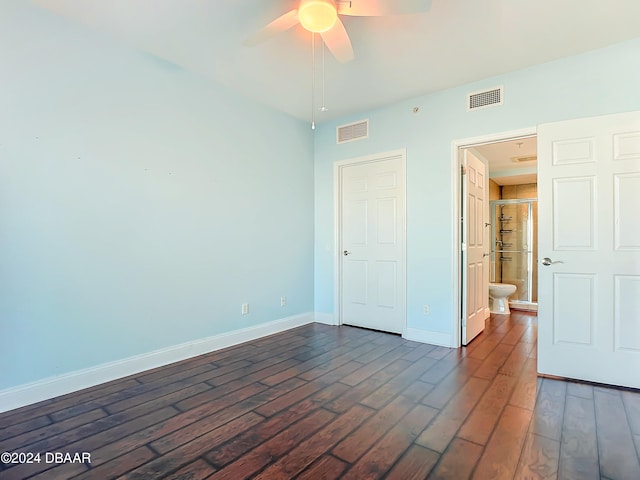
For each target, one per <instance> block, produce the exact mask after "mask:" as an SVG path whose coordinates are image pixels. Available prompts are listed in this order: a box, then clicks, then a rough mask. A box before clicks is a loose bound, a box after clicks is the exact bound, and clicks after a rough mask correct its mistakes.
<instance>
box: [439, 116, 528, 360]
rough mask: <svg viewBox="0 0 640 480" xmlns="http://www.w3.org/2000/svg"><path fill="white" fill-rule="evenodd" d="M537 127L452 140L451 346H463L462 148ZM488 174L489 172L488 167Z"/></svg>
mask: <svg viewBox="0 0 640 480" xmlns="http://www.w3.org/2000/svg"><path fill="white" fill-rule="evenodd" d="M536 134H537V128H536V127H529V128H522V129H519V130H509V131H506V132H499V133H490V134H486V135H481V136H478V137H469V138H462V139H457V140H454V141H453V142H451V219H452V222H451V230H452V232H451V237H452V242H451V291H452V292H457V294H456V295H453V304H452V305H451V312H452V317H451V347H453V348H460V347H461V346H462V311H463V309H462V302H465V301H466V299H465V298H464V297H463V295H462V292H463V285H462V278H463V277H462V272H461V270H460V269H461V264H462V262H461V258H462V227H461V224H462V201H461V200H462V199H461V195H462V188H461V182H462V165H461V163H460V154H459V152H460V150H461V149H463V148H471V147H474V146H478V145H484V144H487V143H496V142H504V141H510V140H517V139H520V138H526V137H531V136H535V135H536ZM487 178H489V172H488V171H487Z"/></svg>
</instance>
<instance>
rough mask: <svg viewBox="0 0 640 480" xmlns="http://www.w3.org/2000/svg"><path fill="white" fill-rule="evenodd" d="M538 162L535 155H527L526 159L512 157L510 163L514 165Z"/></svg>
mask: <svg viewBox="0 0 640 480" xmlns="http://www.w3.org/2000/svg"><path fill="white" fill-rule="evenodd" d="M536 160H538V157H537V156H536V155H529V156H528V157H512V158H511V161H512V162H514V163H527V162H535V161H536Z"/></svg>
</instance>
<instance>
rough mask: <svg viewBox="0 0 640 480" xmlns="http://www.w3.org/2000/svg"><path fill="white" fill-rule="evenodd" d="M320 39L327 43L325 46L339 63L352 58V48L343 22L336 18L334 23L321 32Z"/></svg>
mask: <svg viewBox="0 0 640 480" xmlns="http://www.w3.org/2000/svg"><path fill="white" fill-rule="evenodd" d="M320 35H322V40H324V43H326V44H327V48H328V49H329V51H330V52H331V53H332V54H333V56H334V57H336V60H338V61H339V62H340V63H347V62H350V61H351V60H353V58H354V55H353V48H352V47H351V40H349V35H348V34H347V30H346V29H345V28H344V23H342V21H341V20H340V19H339V18H338V19H337V20H336V24H335V25H334V26H333V27H332V28H331V29H330V30H328V31H326V32H323V33H321V34H320Z"/></svg>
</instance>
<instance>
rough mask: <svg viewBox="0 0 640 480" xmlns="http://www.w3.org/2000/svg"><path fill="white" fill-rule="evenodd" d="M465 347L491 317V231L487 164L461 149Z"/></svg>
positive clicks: (463, 335) (463, 341)
mask: <svg viewBox="0 0 640 480" xmlns="http://www.w3.org/2000/svg"><path fill="white" fill-rule="evenodd" d="M462 157H463V158H462V162H463V165H465V168H464V170H465V173H464V175H463V176H462V184H463V185H462V191H463V201H462V205H463V207H462V210H463V211H462V218H463V221H462V262H461V263H462V265H463V272H462V299H463V302H462V344H463V345H467V344H468V343H469V342H470V341H471V340H473V339H474V338H475V337H476V336H477V335H478V334H479V333H480V332H482V331H483V330H484V325H485V320H486V319H487V317H488V316H489V245H488V240H489V229H488V223H489V222H488V213H489V210H488V198H487V197H488V193H487V188H486V184H487V175H486V166H485V164H484V163H483V162H482V161H481V160H480V159H479V158H477V157H476V156H475V155H474V154H473V153H472V152H470V151H469V150H462Z"/></svg>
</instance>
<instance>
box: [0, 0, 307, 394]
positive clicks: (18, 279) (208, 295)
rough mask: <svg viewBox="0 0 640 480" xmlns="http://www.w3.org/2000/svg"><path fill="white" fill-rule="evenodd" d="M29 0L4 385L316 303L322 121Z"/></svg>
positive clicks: (4, 160)
mask: <svg viewBox="0 0 640 480" xmlns="http://www.w3.org/2000/svg"><path fill="white" fill-rule="evenodd" d="M23 4H25V5H23ZM26 4H27V2H13V3H12V4H11V5H12V6H9V5H8V2H7V3H5V5H4V7H3V8H4V10H2V8H0V58H1V59H2V60H1V62H0V79H1V80H0V365H1V366H2V367H1V368H0V390H2V389H4V388H8V387H11V386H15V385H20V384H24V383H27V382H31V381H34V380H38V379H42V378H46V377H50V376H52V375H57V374H62V373H65V372H71V371H75V370H78V369H82V368H86V367H91V366H94V365H99V364H102V363H105V362H109V361H113V360H118V359H123V358H127V357H129V356H132V355H136V354H140V353H144V352H149V351H152V350H156V349H160V348H163V347H167V346H170V345H175V344H179V343H182V342H188V341H191V340H195V339H200V338H204V337H208V336H211V335H215V334H218V333H222V332H227V331H231V330H236V329H239V328H243V327H250V326H253V325H257V324H261V323H264V322H268V321H272V320H276V319H280V318H283V317H287V316H290V315H294V314H299V313H303V312H312V311H313V215H312V212H313V139H312V136H311V131H310V129H309V127H308V125H307V124H306V123H304V122H300V121H297V120H294V119H292V118H290V117H288V116H285V115H283V114H280V113H277V112H275V111H271V110H269V109H267V108H262V107H261V106H258V105H256V104H254V103H253V102H250V101H248V100H244V99H242V98H241V97H239V96H236V95H235V94H233V93H231V92H229V91H225V90H224V89H223V88H221V87H218V86H216V85H212V84H211V83H210V82H208V81H206V80H205V79H202V78H199V77H197V76H195V75H192V74H190V73H188V72H185V71H183V70H181V69H179V68H178V67H175V66H173V65H170V64H165V63H162V62H161V61H159V60H154V58H153V57H150V56H147V55H145V54H142V53H138V52H135V51H133V50H130V49H127V48H125V47H124V46H121V45H120V44H118V43H116V42H113V41H111V40H107V39H106V38H103V37H101V36H100V35H97V34H93V33H90V32H89V31H87V30H84V29H83V28H82V27H79V26H75V25H74V24H72V23H69V22H67V21H65V20H64V19H61V18H56V17H53V16H51V15H49V14H48V13H46V12H39V11H38V10H35V9H32V7H28V6H26ZM281 295H286V296H287V301H288V305H287V306H286V307H285V308H281V307H280V296H281ZM243 302H250V305H251V313H250V315H248V316H241V315H240V305H241V303H243Z"/></svg>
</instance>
